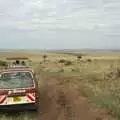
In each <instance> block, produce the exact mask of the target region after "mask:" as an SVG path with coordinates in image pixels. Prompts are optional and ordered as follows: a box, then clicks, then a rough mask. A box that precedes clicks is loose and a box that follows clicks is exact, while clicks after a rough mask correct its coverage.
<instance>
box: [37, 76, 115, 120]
mask: <svg viewBox="0 0 120 120" xmlns="http://www.w3.org/2000/svg"><path fill="white" fill-rule="evenodd" d="M42 83H44V84H41V86H40V91H41V92H40V93H41V95H40V112H39V119H40V120H114V119H112V118H111V117H109V115H107V112H104V111H100V110H97V109H95V108H94V107H93V106H92V105H91V104H90V102H88V100H87V99H85V98H83V97H82V96H81V95H80V93H79V92H78V91H77V89H76V86H75V85H73V84H70V83H67V82H65V81H63V80H61V79H60V78H57V77H51V78H49V79H46V80H44V81H43V82H42Z"/></svg>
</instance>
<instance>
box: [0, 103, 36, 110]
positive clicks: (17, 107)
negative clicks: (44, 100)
mask: <svg viewBox="0 0 120 120" xmlns="http://www.w3.org/2000/svg"><path fill="white" fill-rule="evenodd" d="M37 108H38V106H37V104H35V103H34V104H31V103H30V104H15V105H0V110H5V111H11V110H37Z"/></svg>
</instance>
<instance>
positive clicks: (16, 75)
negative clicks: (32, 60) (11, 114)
mask: <svg viewBox="0 0 120 120" xmlns="http://www.w3.org/2000/svg"><path fill="white" fill-rule="evenodd" d="M7 60H9V61H11V60H12V61H13V60H16V61H17V62H18V61H19V63H20V61H21V60H25V59H24V58H9V59H8V58H7ZM9 63H11V62H9ZM38 104H39V94H38V83H37V80H36V77H35V73H34V71H33V69H32V68H30V67H29V66H27V67H26V66H23V65H19V67H18V66H16V67H15V66H14V67H13V66H12V65H8V68H7V69H5V70H2V71H1V72H0V109H4V110H9V109H10V110H21V109H31V110H37V108H38Z"/></svg>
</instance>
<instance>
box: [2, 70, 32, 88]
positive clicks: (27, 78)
mask: <svg viewBox="0 0 120 120" xmlns="http://www.w3.org/2000/svg"><path fill="white" fill-rule="evenodd" d="M33 86H34V84H33V77H32V73H31V72H17V71H15V72H7V73H2V74H1V76H0V89H13V88H28V87H33Z"/></svg>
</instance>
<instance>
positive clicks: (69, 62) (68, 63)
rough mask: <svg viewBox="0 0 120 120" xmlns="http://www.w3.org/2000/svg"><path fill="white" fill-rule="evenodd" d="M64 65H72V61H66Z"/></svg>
mask: <svg viewBox="0 0 120 120" xmlns="http://www.w3.org/2000/svg"><path fill="white" fill-rule="evenodd" d="M64 65H65V66H69V65H72V62H71V61H66V62H65V64H64Z"/></svg>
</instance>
